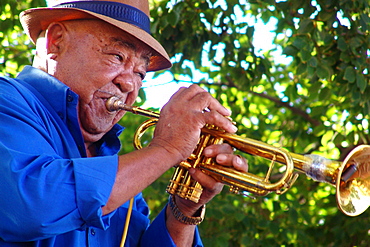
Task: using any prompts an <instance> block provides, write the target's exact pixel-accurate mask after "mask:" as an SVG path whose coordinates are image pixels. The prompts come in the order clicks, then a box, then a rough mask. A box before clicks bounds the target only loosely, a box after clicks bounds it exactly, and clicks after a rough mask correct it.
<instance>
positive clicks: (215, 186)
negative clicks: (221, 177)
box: [189, 168, 223, 194]
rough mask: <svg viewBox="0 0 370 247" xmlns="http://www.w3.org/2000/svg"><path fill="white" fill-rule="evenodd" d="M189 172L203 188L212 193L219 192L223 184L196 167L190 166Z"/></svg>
mask: <svg viewBox="0 0 370 247" xmlns="http://www.w3.org/2000/svg"><path fill="white" fill-rule="evenodd" d="M189 174H190V175H191V177H192V178H193V179H195V180H196V181H198V182H199V183H200V184H201V185H202V186H203V188H204V189H206V190H207V191H208V192H210V193H212V194H218V193H220V192H221V190H222V188H223V185H222V184H221V183H219V182H217V181H216V180H215V179H214V178H212V177H210V176H208V175H206V174H204V173H203V172H202V171H200V170H199V169H196V168H190V169H189Z"/></svg>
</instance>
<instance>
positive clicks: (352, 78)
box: [344, 66, 356, 82]
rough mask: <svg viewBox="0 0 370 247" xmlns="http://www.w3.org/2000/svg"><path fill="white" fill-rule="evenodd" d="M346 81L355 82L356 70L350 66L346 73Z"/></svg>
mask: <svg viewBox="0 0 370 247" xmlns="http://www.w3.org/2000/svg"><path fill="white" fill-rule="evenodd" d="M344 79H346V80H347V81H349V82H355V80H356V70H355V69H354V68H353V67H350V66H348V67H347V68H346V70H345V71H344Z"/></svg>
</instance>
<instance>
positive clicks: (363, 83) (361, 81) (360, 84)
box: [356, 73, 368, 93]
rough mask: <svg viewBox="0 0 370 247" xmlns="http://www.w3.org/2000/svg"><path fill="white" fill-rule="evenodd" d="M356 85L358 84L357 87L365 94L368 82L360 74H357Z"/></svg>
mask: <svg viewBox="0 0 370 247" xmlns="http://www.w3.org/2000/svg"><path fill="white" fill-rule="evenodd" d="M356 83H357V87H358V88H359V89H360V91H361V93H363V92H365V89H366V87H367V84H368V83H367V82H366V80H365V77H364V76H363V75H362V74H360V73H357V74H356Z"/></svg>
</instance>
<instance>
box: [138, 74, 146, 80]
mask: <svg viewBox="0 0 370 247" xmlns="http://www.w3.org/2000/svg"><path fill="white" fill-rule="evenodd" d="M136 74H137V75H138V76H139V77H140V79H141V80H144V78H145V75H146V74H145V73H141V72H137V73H136Z"/></svg>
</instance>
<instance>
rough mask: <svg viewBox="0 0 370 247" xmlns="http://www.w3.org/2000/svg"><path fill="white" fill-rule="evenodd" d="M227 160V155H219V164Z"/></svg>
mask: <svg viewBox="0 0 370 247" xmlns="http://www.w3.org/2000/svg"><path fill="white" fill-rule="evenodd" d="M226 159H227V156H226V155H225V154H219V155H217V160H218V161H219V162H223V161H225V160H226Z"/></svg>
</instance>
